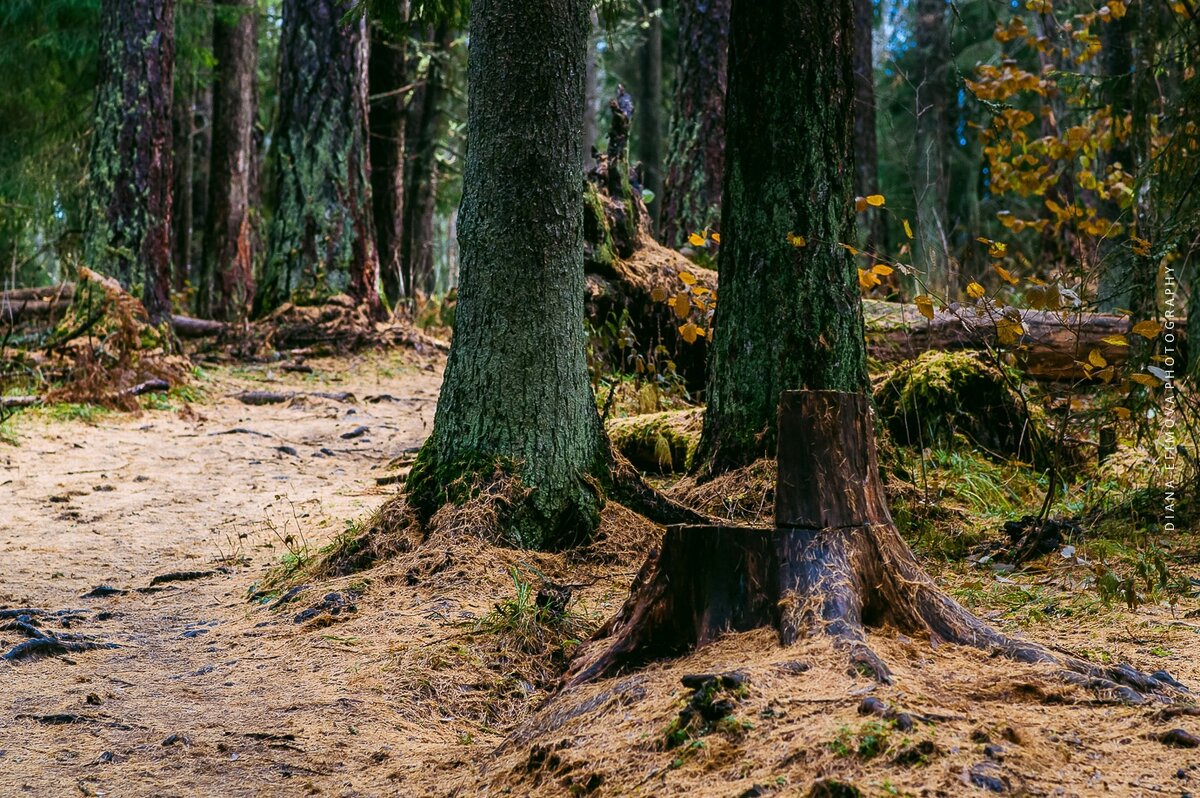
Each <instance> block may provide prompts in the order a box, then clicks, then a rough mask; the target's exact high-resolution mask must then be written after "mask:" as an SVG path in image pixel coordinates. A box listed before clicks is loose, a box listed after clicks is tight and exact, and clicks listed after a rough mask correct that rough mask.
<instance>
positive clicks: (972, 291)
mask: <svg viewBox="0 0 1200 798" xmlns="http://www.w3.org/2000/svg"><path fill="white" fill-rule="evenodd" d="M986 293H987V291H985V290H983V286H982V285H980V284H979V283H971V284H969V285H968V286H967V296H969V297H971V299H983V295H984V294H986Z"/></svg>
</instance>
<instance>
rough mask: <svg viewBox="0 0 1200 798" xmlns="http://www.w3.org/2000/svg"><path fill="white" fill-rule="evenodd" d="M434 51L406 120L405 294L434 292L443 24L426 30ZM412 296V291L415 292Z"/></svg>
mask: <svg viewBox="0 0 1200 798" xmlns="http://www.w3.org/2000/svg"><path fill="white" fill-rule="evenodd" d="M427 41H428V45H429V46H430V47H431V48H432V49H433V54H432V57H431V58H430V61H429V68H428V70H427V72H426V73H425V80H424V85H423V86H422V88H421V90H420V91H419V92H418V93H417V95H416V96H415V97H414V98H413V108H411V109H410V115H409V118H408V121H407V140H406V144H407V145H408V146H407V152H406V153H405V156H406V159H407V165H406V168H405V177H404V186H405V188H404V224H403V229H402V230H401V239H400V262H401V264H402V269H403V273H404V284H405V285H406V286H408V287H409V292H410V293H413V292H416V291H420V292H421V293H423V294H425V295H426V296H428V295H429V294H431V293H432V292H433V288H434V274H433V213H434V210H435V205H436V202H437V173H438V169H437V136H438V130H439V128H440V127H441V123H442V113H443V107H444V103H445V94H446V85H445V65H444V63H443V60H444V59H445V57H446V51H447V50H448V49H449V48H450V44H451V42H452V41H453V33H452V31H451V30H450V28H449V27H448V26H446V25H442V26H440V27H438V28H437V29H436V31H434V32H433V33H431V34H430V36H429V38H428V40H427ZM414 295H415V293H414Z"/></svg>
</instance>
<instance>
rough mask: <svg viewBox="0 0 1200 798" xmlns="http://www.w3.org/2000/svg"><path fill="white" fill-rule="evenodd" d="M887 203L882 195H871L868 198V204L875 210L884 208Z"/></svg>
mask: <svg viewBox="0 0 1200 798" xmlns="http://www.w3.org/2000/svg"><path fill="white" fill-rule="evenodd" d="M885 202H887V200H885V199H884V198H883V195H882V194H871V195H870V196H868V197H867V204H868V205H870V206H871V207H873V208H882V207H883V204H884V203H885Z"/></svg>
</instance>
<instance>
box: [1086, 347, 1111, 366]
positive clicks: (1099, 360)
mask: <svg viewBox="0 0 1200 798" xmlns="http://www.w3.org/2000/svg"><path fill="white" fill-rule="evenodd" d="M1088 362H1089V363H1091V364H1092V365H1093V366H1095V367H1096V368H1098V369H1102V368H1104V367H1105V366H1107V365H1108V361H1107V360H1105V359H1104V355H1102V354H1100V350H1099V349H1093V350H1092V351H1091V352H1088Z"/></svg>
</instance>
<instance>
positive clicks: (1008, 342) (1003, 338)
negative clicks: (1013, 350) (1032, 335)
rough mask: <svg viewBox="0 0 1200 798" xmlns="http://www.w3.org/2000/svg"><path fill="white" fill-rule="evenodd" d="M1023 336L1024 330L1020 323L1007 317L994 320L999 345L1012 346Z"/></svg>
mask: <svg viewBox="0 0 1200 798" xmlns="http://www.w3.org/2000/svg"><path fill="white" fill-rule="evenodd" d="M1024 334H1025V328H1024V327H1023V326H1022V325H1021V322H1019V321H1016V320H1015V319H1010V318H1008V317H1007V316H1002V317H1001V318H999V319H997V320H996V336H997V337H998V338H999V339H1000V343H1002V344H1004V345H1005V346H1012V345H1013V344H1015V343H1016V342H1017V341H1018V340H1020V338H1021V336H1022V335H1024Z"/></svg>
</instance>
